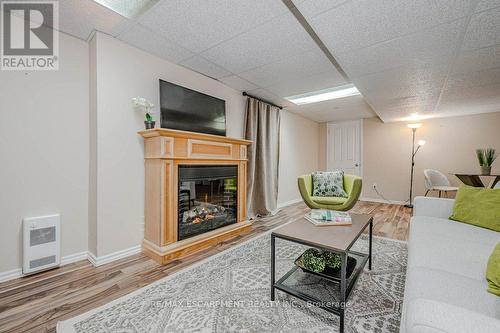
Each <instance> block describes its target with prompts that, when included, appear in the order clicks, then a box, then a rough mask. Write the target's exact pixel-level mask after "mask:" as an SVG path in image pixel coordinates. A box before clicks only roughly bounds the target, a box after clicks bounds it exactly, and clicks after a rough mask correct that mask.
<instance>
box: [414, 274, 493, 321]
mask: <svg viewBox="0 0 500 333" xmlns="http://www.w3.org/2000/svg"><path fill="white" fill-rule="evenodd" d="M486 285H487V284H486V280H483V281H479V280H476V279H471V278H468V277H465V276H462V275H457V274H454V273H449V272H446V271H442V270H439V269H431V268H426V267H409V268H408V269H407V280H406V287H405V302H410V303H411V302H412V301H413V300H416V299H420V298H422V299H428V300H434V301H437V302H443V303H447V304H451V305H454V306H458V307H461V308H464V309H467V310H469V311H474V312H477V313H481V314H483V315H486V316H489V317H494V318H497V319H500V297H497V296H495V295H493V294H490V293H488V292H487V291H486ZM408 319H409V318H407V320H408Z"/></svg>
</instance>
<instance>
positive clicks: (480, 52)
mask: <svg viewBox="0 0 500 333" xmlns="http://www.w3.org/2000/svg"><path fill="white" fill-rule="evenodd" d="M496 67H500V45H497V46H492V47H486V48H482V49H477V50H473V51H466V52H462V53H460V54H459V56H458V58H457V60H456V61H455V64H454V66H453V71H452V73H454V74H457V73H467V72H474V71H479V70H484V69H489V68H496Z"/></svg>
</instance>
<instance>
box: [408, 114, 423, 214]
mask: <svg viewBox="0 0 500 333" xmlns="http://www.w3.org/2000/svg"><path fill="white" fill-rule="evenodd" d="M408 127H409V128H411V131H412V144H411V174H410V201H409V202H408V203H407V204H406V205H405V207H408V208H413V174H414V173H415V170H414V169H415V155H417V153H418V150H419V149H420V147H422V146H423V145H425V141H424V140H418V143H417V148H415V133H416V132H417V128H420V127H422V124H420V123H416V124H408Z"/></svg>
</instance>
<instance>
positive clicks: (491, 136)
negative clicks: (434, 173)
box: [362, 113, 500, 201]
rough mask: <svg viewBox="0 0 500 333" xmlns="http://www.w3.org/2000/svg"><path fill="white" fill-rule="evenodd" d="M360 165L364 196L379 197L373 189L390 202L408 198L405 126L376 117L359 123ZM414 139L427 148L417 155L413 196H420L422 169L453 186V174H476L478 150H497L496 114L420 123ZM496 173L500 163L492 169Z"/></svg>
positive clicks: (499, 144)
mask: <svg viewBox="0 0 500 333" xmlns="http://www.w3.org/2000/svg"><path fill="white" fill-rule="evenodd" d="M363 123H364V126H363V131H364V133H363V135H364V140H363V143H364V147H363V149H364V155H363V158H364V166H363V172H364V174H363V195H362V196H363V197H365V198H375V199H380V197H378V196H377V194H376V193H375V192H374V190H373V189H372V184H373V183H377V185H378V189H379V191H380V192H381V193H382V195H384V196H385V197H386V198H388V199H390V200H397V201H405V200H407V199H408V197H409V194H408V188H409V183H410V180H409V177H410V167H411V165H410V163H411V161H410V158H411V157H410V151H411V129H409V128H407V127H406V123H382V122H381V121H380V120H378V119H365V120H364V121H363ZM421 123H423V126H422V128H420V129H418V130H417V136H416V139H417V140H419V139H424V140H426V141H427V143H426V145H425V146H424V147H422V148H421V150H420V151H419V152H418V154H417V156H416V164H415V183H414V184H415V187H414V194H415V195H423V194H424V193H425V188H424V177H423V170H424V169H436V170H439V171H441V172H443V173H445V174H447V176H448V178H449V179H450V181H451V182H452V184H453V185H459V184H460V181H459V180H458V179H457V178H456V177H455V176H453V175H449V173H452V172H478V169H479V167H478V164H477V161H476V157H475V149H476V148H486V147H493V148H496V149H497V151H499V152H500V113H489V114H482V115H474V116H466V117H453V118H441V119H433V120H425V121H421ZM493 171H495V172H500V159H499V160H498V161H496V163H495V164H494V165H493Z"/></svg>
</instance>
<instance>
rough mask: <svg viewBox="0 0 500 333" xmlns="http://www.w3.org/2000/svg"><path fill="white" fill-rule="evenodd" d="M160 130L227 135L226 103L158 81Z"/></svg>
mask: <svg viewBox="0 0 500 333" xmlns="http://www.w3.org/2000/svg"><path fill="white" fill-rule="evenodd" d="M160 111H161V127H162V128H170V129H177V130H183V131H190V132H200V133H207V134H215V135H223V136H225V135H226V101H224V100H222V99H219V98H216V97H213V96H209V95H205V94H203V93H200V92H197V91H194V90H191V89H188V88H185V87H181V86H179V85H176V84H173V83H170V82H167V81H163V80H160Z"/></svg>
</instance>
